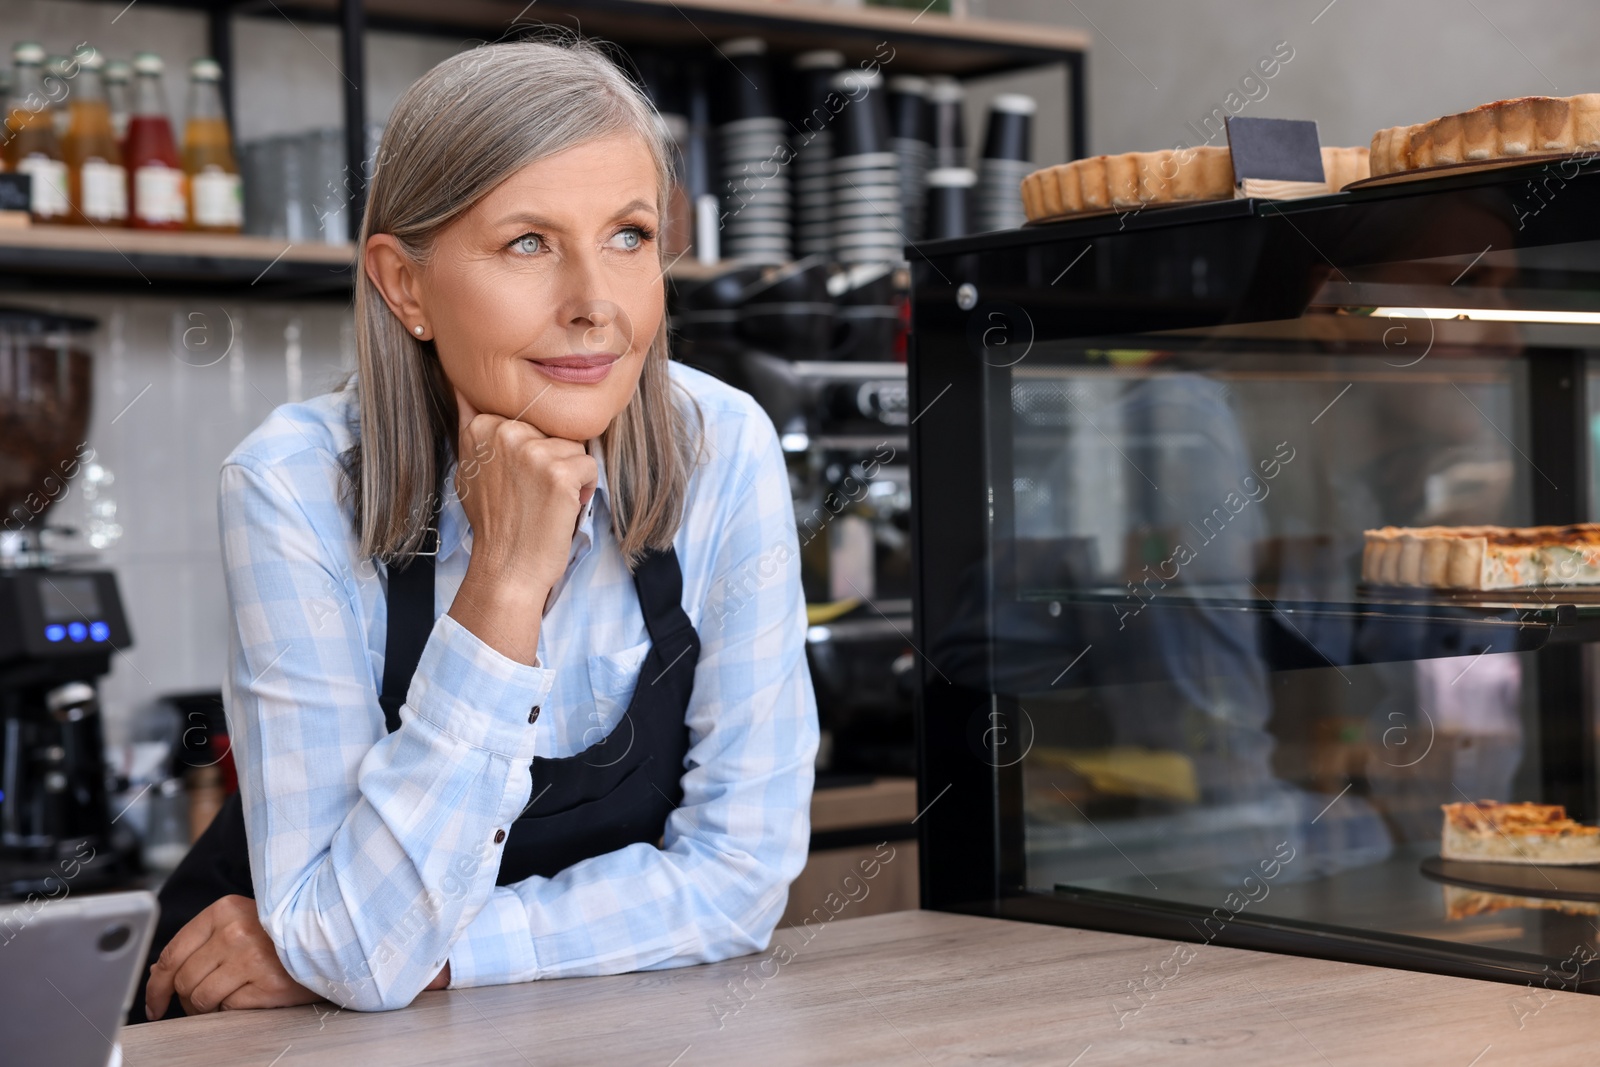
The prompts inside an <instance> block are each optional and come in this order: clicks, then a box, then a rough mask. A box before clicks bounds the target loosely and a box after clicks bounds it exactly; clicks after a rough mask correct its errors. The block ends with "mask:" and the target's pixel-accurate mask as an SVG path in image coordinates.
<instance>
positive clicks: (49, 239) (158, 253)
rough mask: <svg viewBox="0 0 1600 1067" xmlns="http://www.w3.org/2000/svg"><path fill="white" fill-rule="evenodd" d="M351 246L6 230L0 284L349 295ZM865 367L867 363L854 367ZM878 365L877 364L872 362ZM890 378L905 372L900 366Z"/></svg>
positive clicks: (681, 270)
mask: <svg viewBox="0 0 1600 1067" xmlns="http://www.w3.org/2000/svg"><path fill="white" fill-rule="evenodd" d="M354 254H355V246H354V245H351V244H336V245H335V244H322V243H318V242H306V243H303V244H294V243H291V242H289V241H286V240H284V239H283V238H281V237H257V236H253V235H251V234H215V233H182V232H179V233H168V232H162V231H157V230H128V229H119V228H112V227H95V226H51V225H34V226H25V227H19V228H16V229H0V288H4V289H63V288H66V289H72V290H91V291H106V290H113V291H117V292H124V293H144V292H150V293H171V292H174V291H182V292H186V293H187V292H194V291H195V290H196V289H203V290H205V291H208V292H212V293H217V294H227V293H230V292H232V293H237V294H239V295H246V294H248V295H252V296H262V297H316V296H320V297H332V298H338V299H348V297H349V295H350V285H351V279H352V272H351V262H352V257H353V256H354ZM733 266H734V264H733V263H731V262H729V261H723V262H720V263H716V264H713V265H710V266H707V265H704V264H701V263H699V262H697V261H696V260H694V259H692V258H690V257H687V256H685V257H683V258H682V259H680V260H678V261H676V262H675V263H673V264H672V266H670V267H669V268H668V269H667V277H668V278H671V279H674V280H686V281H687V280H704V279H706V278H712V277H715V276H716V275H718V274H720V273H722V272H723V271H726V270H729V269H731V268H732V267H733ZM853 366H860V367H866V366H869V364H864V363H863V364H853ZM870 366H878V364H870ZM888 366H895V367H898V370H896V371H894V372H892V376H895V377H904V375H905V367H904V366H903V365H899V364H889V365H888Z"/></svg>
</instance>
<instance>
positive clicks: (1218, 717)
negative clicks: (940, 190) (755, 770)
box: [911, 164, 1600, 988]
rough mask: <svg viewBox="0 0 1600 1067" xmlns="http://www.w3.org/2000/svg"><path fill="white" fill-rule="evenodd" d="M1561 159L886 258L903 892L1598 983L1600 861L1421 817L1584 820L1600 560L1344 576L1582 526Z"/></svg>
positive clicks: (1599, 623) (1573, 238)
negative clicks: (1554, 812) (1474, 808)
mask: <svg viewBox="0 0 1600 1067" xmlns="http://www.w3.org/2000/svg"><path fill="white" fill-rule="evenodd" d="M1588 168H1589V164H1583V165H1581V166H1575V167H1574V168H1573V173H1572V174H1571V175H1568V176H1567V177H1566V180H1565V182H1564V184H1563V188H1562V192H1561V195H1560V196H1557V197H1555V198H1553V199H1552V200H1551V201H1550V202H1549V203H1548V204H1547V205H1546V206H1545V207H1544V209H1543V210H1542V211H1539V212H1536V213H1532V214H1530V213H1529V211H1528V208H1527V202H1526V200H1525V197H1526V195H1527V194H1526V187H1527V186H1528V185H1529V184H1530V183H1531V182H1533V181H1534V180H1535V179H1536V177H1537V175H1538V174H1539V173H1540V172H1539V171H1538V170H1536V169H1535V168H1530V167H1524V168H1520V169H1515V170H1509V171H1500V172H1491V173H1489V174H1480V175H1472V176H1468V177H1464V178H1456V179H1449V180H1445V181H1442V182H1433V183H1413V184H1405V185H1393V186H1390V187H1387V188H1373V189H1370V190H1364V191H1360V192H1351V193H1346V194H1340V195H1336V196H1332V197H1323V198H1318V199H1316V200H1308V201H1300V202H1276V203H1274V202H1262V201H1235V202H1229V203H1221V204H1214V205H1198V206H1194V207H1185V208H1171V209H1165V210H1159V211H1158V210H1153V209H1152V210H1147V211H1144V212H1139V213H1128V214H1124V215H1121V216H1118V215H1108V216H1104V217H1101V218H1096V219H1086V220H1082V221H1079V222H1069V223H1065V224H1060V225H1054V226H1046V227H1040V228H1038V229H1027V228H1025V229H1024V230H1023V231H1020V232H1009V233H1002V234H991V235H983V236H980V237H976V238H969V239H962V240H957V241H946V242H939V243H937V244H927V245H923V246H920V247H919V248H917V249H915V250H914V255H913V285H914V299H913V308H914V319H913V328H914V344H913V355H912V370H911V393H912V406H911V409H912V412H913V422H912V449H913V457H914V471H913V485H914V492H913V500H914V502H915V506H914V511H915V521H914V524H913V529H914V546H915V553H914V554H915V559H916V573H917V584H916V587H915V593H916V597H917V605H916V618H917V623H918V630H917V635H916V636H917V641H918V644H919V649H920V651H921V653H922V669H921V671H920V674H921V679H920V680H921V685H922V689H921V700H922V704H921V707H920V709H919V726H920V733H919V745H920V755H921V757H922V773H923V779H922V792H923V803H924V805H927V815H926V826H925V829H924V857H925V858H924V864H925V866H924V872H923V880H924V885H925V887H926V889H925V899H924V903H925V904H926V905H928V906H931V907H946V908H956V909H962V910H977V911H983V912H988V913H994V914H1003V915H1009V916H1013V917H1019V918H1035V919H1040V920H1043V921H1051V922H1061V923H1068V924H1077V925H1088V926H1099V927H1105V928H1112V929H1123V930H1129V931H1132V932H1145V933H1151V934H1155V935H1159V936H1164V937H1175V938H1181V939H1184V940H1200V941H1212V940H1216V941H1219V942H1221V943H1229V944H1240V945H1251V946H1254V947H1265V948H1278V949H1285V950H1289V951H1297V952H1305V953H1309V954H1317V955H1326V956H1332V957H1336V958H1346V959H1355V960H1363V961H1366V962H1376V963H1385V964H1392V965H1399V966H1410V967H1417V968H1423V969H1430V970H1439V971H1444V972H1448V973H1457V974H1470V975H1476V976H1481V977H1496V978H1506V979H1510V980H1514V981H1526V980H1529V979H1530V978H1531V977H1534V976H1541V975H1547V974H1549V973H1550V972H1549V971H1547V970H1546V968H1557V969H1559V970H1560V971H1561V973H1563V974H1570V975H1571V980H1570V981H1569V982H1568V983H1567V985H1568V988H1576V987H1580V986H1581V987H1584V988H1587V987H1588V980H1589V973H1590V969H1589V968H1588V966H1587V964H1588V960H1589V957H1590V956H1591V955H1593V954H1594V953H1595V952H1596V951H1597V941H1600V934H1597V926H1596V923H1597V920H1596V916H1597V915H1600V867H1596V866H1563V867H1561V868H1559V869H1557V868H1555V867H1552V866H1551V865H1549V864H1532V865H1529V864H1477V865H1474V868H1475V869H1474V870H1472V871H1467V870H1466V869H1465V868H1463V867H1462V866H1461V865H1459V864H1455V865H1452V864H1451V863H1449V862H1441V860H1440V838H1441V825H1442V821H1443V815H1442V811H1441V806H1442V805H1445V804H1452V803H1467V804H1472V803H1476V802H1478V801H1482V800H1495V801H1502V802H1511V801H1536V802H1542V803H1553V804H1563V805H1565V807H1566V808H1567V813H1568V814H1569V815H1571V816H1572V817H1573V818H1575V819H1578V820H1583V821H1586V822H1588V823H1591V824H1592V823H1593V821H1594V819H1595V817H1596V816H1597V815H1600V810H1597V800H1600V794H1597V790H1596V778H1595V770H1594V768H1595V729H1594V715H1593V705H1592V701H1591V698H1590V691H1589V688H1588V687H1587V686H1586V684H1585V676H1586V674H1585V671H1586V668H1585V662H1586V659H1587V656H1588V647H1589V643H1590V642H1593V641H1595V640H1596V639H1597V638H1600V585H1597V584H1591V583H1592V582H1594V581H1595V580H1597V579H1600V574H1597V575H1596V576H1590V575H1589V573H1588V571H1587V570H1585V569H1583V568H1579V570H1578V571H1577V572H1573V573H1568V574H1566V575H1564V576H1558V575H1556V574H1555V572H1554V571H1553V570H1552V571H1551V573H1550V575H1549V576H1548V577H1547V578H1546V579H1545V582H1544V584H1540V585H1537V586H1527V587H1517V588H1502V589H1493V590H1470V589H1446V588H1439V587H1437V585H1435V586H1434V587H1426V586H1423V585H1410V586H1403V585H1400V584H1398V582H1399V581H1403V580H1404V579H1403V578H1400V579H1397V580H1394V581H1390V580H1382V581H1380V580H1377V579H1376V577H1375V575H1374V574H1372V573H1366V574H1364V567H1363V557H1364V550H1365V537H1364V532H1365V531H1367V530H1372V529H1376V528H1381V527H1385V526H1399V527H1438V528H1452V529H1455V528H1460V527H1469V526H1504V527H1528V526H1536V525H1552V524H1568V523H1576V522H1580V521H1583V520H1586V519H1588V518H1589V517H1590V516H1591V514H1592V511H1591V504H1590V501H1591V492H1590V489H1589V485H1590V469H1591V463H1590V459H1589V457H1590V455H1591V454H1592V453H1593V450H1594V447H1595V445H1594V440H1595V438H1594V435H1593V433H1592V430H1591V426H1592V425H1594V424H1595V420H1596V416H1595V415H1594V414H1593V411H1594V410H1595V409H1596V405H1595V404H1594V403H1593V402H1592V401H1591V399H1590V397H1591V396H1596V395H1600V388H1597V387H1596V386H1595V385H1594V384H1593V382H1594V378H1593V376H1592V375H1591V374H1590V373H1589V362H1590V352H1591V351H1594V350H1600V241H1597V240H1596V238H1597V237H1600V234H1597V233H1596V232H1595V231H1596V230H1597V224H1600V218H1597V217H1596V208H1600V178H1597V177H1595V176H1593V175H1591V174H1589V173H1587V170H1588ZM1469 875H1470V877H1469ZM1574 961H1575V962H1574Z"/></svg>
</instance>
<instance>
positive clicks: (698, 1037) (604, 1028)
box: [122, 860, 1600, 1067]
mask: <svg viewBox="0 0 1600 1067" xmlns="http://www.w3.org/2000/svg"><path fill="white" fill-rule="evenodd" d="M889 862H893V860H890V861H889ZM849 915H850V906H849V905H848V904H846V905H845V906H844V907H843V909H842V910H841V911H840V912H839V914H838V917H837V918H835V919H833V920H831V921H829V922H827V923H823V924H819V925H817V926H815V927H814V928H813V929H812V930H811V931H810V940H809V941H807V940H806V939H805V938H806V935H805V933H804V932H803V931H801V930H799V929H787V930H779V931H778V932H777V933H776V934H775V935H774V939H773V943H772V946H771V947H770V948H769V949H768V950H767V951H766V952H763V953H759V954H755V955H751V956H745V957H741V958H739V959H734V960H725V961H723V962H721V963H715V964H706V965H703V966H698V967H684V968H679V969H676V970H666V971H650V972H641V973H636V974H626V975H613V976H610V977H605V978H570V979H563V980H553V981H541V982H529V983H524V984H521V985H513V986H493V987H486V988H480V989H467V990H444V991H440V992H434V993H423V994H421V995H420V996H418V997H417V999H416V1000H415V1001H414V1002H413V1003H412V1005H411V1006H410V1007H408V1008H405V1009H403V1010H401V1011H396V1012H385V1013H375V1014H362V1013H359V1012H349V1011H346V1012H338V1013H331V1012H333V1009H332V1008H331V1007H329V1006H327V1005H322V1006H321V1010H322V1011H323V1012H329V1013H330V1014H326V1015H322V1014H319V1012H318V1010H317V1009H316V1008H314V1007H302V1008H285V1009H279V1010H275V1011H241V1012H222V1013H220V1014H215V1015H207V1016H201V1017H199V1018H193V1019H173V1020H170V1021H167V1022H156V1023H147V1024H144V1025H141V1026H134V1027H128V1028H125V1029H124V1030H123V1037H122V1039H123V1045H124V1062H125V1063H127V1064H128V1065H129V1067H141V1065H144V1064H164V1065H171V1067H189V1065H192V1067H217V1065H218V1064H223V1063H230V1064H231V1063H253V1064H260V1065H262V1067H266V1065H268V1064H271V1065H272V1067H291V1065H293V1064H337V1065H339V1067H354V1065H356V1064H379V1065H383V1067H403V1065H406V1064H419V1065H421V1064H438V1063H471V1064H523V1065H527V1064H540V1065H544V1064H586V1065H587V1064H595V1063H616V1064H643V1065H647V1067H703V1065H719V1064H720V1065H726V1067H749V1065H750V1064H752V1063H759V1064H763V1065H773V1064H818V1063H838V1064H852V1065H855V1064H873V1065H884V1064H893V1065H906V1067H929V1065H932V1064H939V1063H976V1062H980V1061H981V1062H992V1063H1005V1064H1012V1063H1038V1064H1052V1065H1069V1064H1070V1065H1072V1067H1104V1065H1116V1064H1130V1063H1132V1064H1138V1065H1139V1067H1164V1065H1168V1064H1172V1065H1177V1064H1184V1065H1192V1064H1217V1065H1227V1067H1238V1065H1239V1064H1242V1063H1251V1064H1316V1065H1324V1064H1326V1065H1328V1067H1334V1065H1340V1067H1342V1065H1347V1064H1348V1065H1351V1067H1355V1065H1361V1067H1367V1065H1371V1064H1385V1065H1389V1064H1419V1065H1420V1064H1427V1065H1434V1064H1437V1065H1439V1067H1499V1065H1509V1064H1515V1065H1518V1067H1534V1065H1540V1064H1593V1063H1600V998H1597V997H1593V996H1587V995H1582V994H1578V993H1561V992H1544V993H1542V994H1541V995H1540V996H1538V997H1536V996H1534V995H1533V994H1532V992H1531V991H1530V990H1529V989H1528V988H1527V987H1519V986H1513V985H1507V984H1501V983H1494V982H1481V981H1474V980H1471V979H1465V978H1445V977H1441V976H1438V975H1429V974H1420V973H1414V972H1410V971H1400V970H1390V969H1386V968H1379V967H1365V966H1358V965H1354V964H1347V963H1332V962H1328V961H1325V960H1312V959H1304V958H1301V957H1296V956H1280V955H1274V954H1270V953H1261V952H1247V951H1242V950H1238V949H1228V948H1220V947H1217V946H1214V945H1207V946H1200V945H1195V946H1189V947H1190V948H1193V949H1194V950H1195V955H1194V956H1193V957H1192V958H1191V959H1190V960H1189V962H1188V963H1187V964H1186V965H1183V966H1182V967H1181V968H1180V969H1179V971H1178V977H1177V978H1175V979H1173V980H1172V981H1170V982H1168V983H1167V984H1166V985H1165V986H1163V987H1160V988H1158V989H1156V991H1155V992H1153V993H1152V994H1150V995H1149V996H1148V998H1147V1000H1146V1001H1145V1002H1144V1005H1143V1007H1142V1008H1141V1009H1140V1010H1139V1011H1138V1013H1137V1014H1135V1015H1128V1016H1124V1017H1122V1019H1121V1023H1122V1025H1121V1027H1120V1028H1119V1017H1118V1014H1117V1011H1116V1008H1115V1007H1114V1006H1113V1005H1114V1004H1115V1005H1117V1006H1120V1007H1123V1008H1124V1009H1126V1008H1127V1007H1128V1006H1129V1004H1130V1003H1131V1000H1130V998H1129V994H1128V990H1127V986H1128V983H1129V982H1135V981H1139V980H1142V979H1143V978H1144V977H1145V976H1146V974H1147V971H1146V969H1147V968H1148V973H1149V974H1156V973H1158V968H1159V967H1160V965H1161V963H1162V961H1163V960H1166V959H1167V958H1168V957H1169V955H1170V954H1171V953H1172V951H1173V948H1174V945H1173V943H1171V942H1164V941H1157V940H1152V939H1148V938H1141V937H1128V936H1125V935H1121V934H1106V933H1098V932H1095V931H1090V930H1075V929H1067V928H1063V927H1056V926H1045V925H1039V924H1035V923H1024V922H1012V921H1007V920H1000V919H984V918H977V917H973V916H966V915H950V914H944V913H939V912H928V911H910V912H896V913H893V914H889V915H876V916H870V917H866V918H859V919H852V918H850V917H849ZM780 945H783V946H786V947H787V949H788V950H789V951H790V952H792V953H793V956H792V958H786V956H785V955H784V954H782V953H780V952H779V946H780ZM746 968H748V971H747V970H746ZM1167 970H1168V972H1169V973H1170V971H1171V967H1170V966H1169V967H1168V968H1167ZM740 980H743V982H744V990H745V991H744V992H743V993H742V994H741V996H742V1001H740V1000H735V999H734V995H733V992H732V990H731V989H730V983H734V982H737V981H740ZM741 1004H742V1006H740V1005H741ZM718 1006H720V1008H721V1013H722V1014H721V1017H720V1020H719V1014H718ZM1519 1006H1520V1008H1521V1012H1520V1015H1519V1012H1518V1010H1517V1009H1518V1008H1519ZM735 1009H737V1010H735ZM719 1021H720V1023H721V1026H720V1028H719ZM1519 1023H1520V1025H1519Z"/></svg>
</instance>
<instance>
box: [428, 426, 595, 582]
mask: <svg viewBox="0 0 1600 1067" xmlns="http://www.w3.org/2000/svg"><path fill="white" fill-rule="evenodd" d="M589 454H590V455H591V456H593V457H594V462H595V467H596V468H597V475H596V478H595V486H594V496H593V497H592V498H591V499H590V501H589V506H588V507H586V508H585V509H584V510H583V514H582V515H580V516H579V518H578V532H579V533H581V534H583V535H585V536H587V537H588V539H589V541H590V543H593V541H594V529H595V525H596V523H598V522H601V521H605V522H609V515H610V507H611V502H610V490H609V488H608V487H607V482H606V461H605V455H604V453H603V452H602V451H601V448H600V438H598V437H591V438H590V439H589ZM471 538H472V527H471V525H470V524H469V523H468V522H467V513H466V510H465V509H464V508H463V507H462V506H461V497H460V496H458V495H457V494H456V467H455V464H454V463H452V464H451V465H450V469H449V471H447V472H446V473H445V479H444V503H443V504H442V505H441V506H440V509H439V555H438V558H437V559H435V560H434V562H435V564H438V563H441V562H443V561H444V560H447V559H449V558H450V557H451V556H452V555H454V554H455V551H456V549H458V548H460V547H461V546H462V545H463V544H467V545H468V551H471V546H470V541H471Z"/></svg>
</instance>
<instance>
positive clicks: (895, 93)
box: [889, 74, 933, 144]
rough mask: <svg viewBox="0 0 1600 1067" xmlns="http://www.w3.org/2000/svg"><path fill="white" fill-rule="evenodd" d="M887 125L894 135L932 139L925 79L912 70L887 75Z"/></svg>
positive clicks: (931, 121)
mask: <svg viewBox="0 0 1600 1067" xmlns="http://www.w3.org/2000/svg"><path fill="white" fill-rule="evenodd" d="M889 129H890V131H891V133H892V135H893V136H895V137H902V138H904V139H906V140H908V141H923V142H926V143H928V144H932V143H933V115H932V112H931V111H929V108H928V79H926V78H919V77H918V76H917V75H915V74H897V75H895V76H894V77H893V78H890V79H889Z"/></svg>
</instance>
